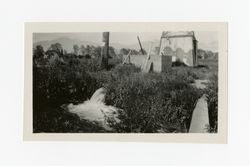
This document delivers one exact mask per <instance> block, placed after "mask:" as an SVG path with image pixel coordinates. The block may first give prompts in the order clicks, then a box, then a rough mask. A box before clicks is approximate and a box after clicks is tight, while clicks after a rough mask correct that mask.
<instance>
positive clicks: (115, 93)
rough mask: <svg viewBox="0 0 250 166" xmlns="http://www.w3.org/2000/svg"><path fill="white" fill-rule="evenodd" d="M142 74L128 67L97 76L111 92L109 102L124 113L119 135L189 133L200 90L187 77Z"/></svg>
mask: <svg viewBox="0 0 250 166" xmlns="http://www.w3.org/2000/svg"><path fill="white" fill-rule="evenodd" d="M129 68H130V69H129ZM128 69H129V70H130V71H129V72H127V70H128ZM139 71H140V69H138V68H136V67H134V66H129V65H128V66H117V67H116V68H114V69H113V70H112V71H110V72H108V73H107V72H106V74H104V73H103V72H101V73H96V74H95V75H94V77H95V78H96V79H97V80H99V81H98V82H100V83H102V86H103V87H105V88H106V89H107V91H108V93H107V97H106V103H107V104H108V105H113V106H116V107H117V108H121V109H123V110H124V112H122V113H121V114H120V117H119V118H120V119H121V123H120V124H115V125H114V127H115V129H116V130H117V131H118V132H158V131H159V130H164V132H187V129H188V127H189V125H190V124H189V123H190V119H191V115H192V111H193V109H194V106H195V102H196V100H197V99H198V98H199V97H200V95H201V94H200V91H198V90H197V89H195V88H193V87H192V86H190V85H189V83H188V78H187V77H188V76H187V75H178V73H177V72H170V71H169V73H166V74H159V73H148V74H144V73H141V72H139ZM171 73H172V74H171Z"/></svg>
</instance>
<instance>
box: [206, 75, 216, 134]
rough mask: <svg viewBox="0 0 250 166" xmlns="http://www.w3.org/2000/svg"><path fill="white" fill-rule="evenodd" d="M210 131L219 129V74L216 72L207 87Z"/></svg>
mask: <svg viewBox="0 0 250 166" xmlns="http://www.w3.org/2000/svg"><path fill="white" fill-rule="evenodd" d="M206 94H207V102H208V112H209V123H210V132H217V130H218V75H217V74H214V75H213V76H212V77H211V79H210V83H209V84H208V86H207V89H206Z"/></svg>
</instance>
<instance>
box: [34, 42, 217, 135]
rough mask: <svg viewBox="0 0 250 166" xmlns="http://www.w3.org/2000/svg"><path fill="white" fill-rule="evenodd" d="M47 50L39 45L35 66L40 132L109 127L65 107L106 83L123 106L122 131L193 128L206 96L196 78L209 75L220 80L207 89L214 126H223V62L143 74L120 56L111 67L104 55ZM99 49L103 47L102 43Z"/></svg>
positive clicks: (112, 101)
mask: <svg viewBox="0 0 250 166" xmlns="http://www.w3.org/2000/svg"><path fill="white" fill-rule="evenodd" d="M83 48H84V49H87V51H89V53H90V52H91V46H87V47H82V46H81V47H80V49H81V50H80V52H82V51H84V52H85V51H86V50H83ZM92 48H94V47H92ZM42 50H43V49H42V48H41V47H37V48H35V49H34V56H33V59H36V62H37V63H34V66H33V118H34V121H33V129H34V132H107V131H105V130H104V129H102V128H101V127H98V126H97V125H96V124H93V123H92V122H88V121H84V120H80V119H79V117H77V116H76V115H74V114H71V113H69V112H67V111H65V110H64V109H63V108H62V105H65V104H68V103H75V104H76V103H80V102H83V101H85V100H87V99H88V98H90V97H91V96H92V94H93V93H94V92H95V90H96V89H98V88H100V87H105V88H106V89H107V95H106V101H105V102H106V104H107V105H112V106H115V107H117V108H120V109H122V110H123V111H121V112H120V115H119V118H120V119H121V122H120V123H119V124H117V123H114V122H111V124H112V125H113V128H114V129H115V130H116V132H145V133H151V132H187V131H188V128H189V125H190V124H189V123H190V120H191V116H192V111H193V109H194V107H195V104H196V101H197V100H198V98H199V97H200V96H201V91H200V90H198V89H196V88H194V87H193V86H191V85H190V83H192V82H193V81H194V80H195V79H205V78H211V79H212V80H214V82H211V84H210V85H209V86H208V87H209V88H208V89H207V94H208V107H209V115H210V124H212V125H211V131H212V130H213V131H216V130H217V119H216V118H217V109H218V108H217V105H218V96H216V95H218V94H217V92H218V86H216V85H217V83H216V81H217V80H216V78H217V75H215V76H214V78H213V77H212V75H213V74H212V73H215V72H216V67H217V66H216V63H215V62H214V61H212V60H211V61H208V64H207V61H206V63H204V64H202V65H203V67H197V68H190V67H183V66H180V67H173V68H172V69H170V70H169V71H167V72H166V73H142V72H141V70H140V68H138V67H136V66H134V65H121V64H118V63H119V61H118V59H119V58H118V57H117V56H115V55H114V56H113V57H115V58H117V62H115V63H114V66H113V68H110V70H108V71H106V70H102V69H101V68H100V67H99V66H98V64H99V60H100V59H98V58H91V57H90V58H86V57H79V56H73V55H74V54H72V55H71V54H67V55H63V57H62V58H61V59H55V60H54V61H49V59H46V57H45V56H44V55H45V54H46V53H44V52H43V51H42ZM96 50H99V51H101V49H100V48H99V47H97V49H96ZM97 52H98V51H97ZM97 52H96V53H95V54H97ZM99 53H100V52H99ZM114 54H115V52H114ZM115 58H113V59H115ZM204 62H205V61H204ZM216 88H217V89H216Z"/></svg>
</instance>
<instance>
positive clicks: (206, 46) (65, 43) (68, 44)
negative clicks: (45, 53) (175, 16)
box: [33, 37, 218, 52]
mask: <svg viewBox="0 0 250 166" xmlns="http://www.w3.org/2000/svg"><path fill="white" fill-rule="evenodd" d="M54 43H60V44H62V47H63V48H64V49H65V50H67V52H72V51H73V45H74V44H77V45H79V46H81V45H84V46H86V45H93V46H101V45H102V43H101V42H91V41H82V40H78V39H72V38H67V37H61V38H58V39H54V40H49V41H39V42H35V43H34V44H33V46H34V47H35V46H37V45H42V46H43V48H44V50H47V49H48V48H49V47H50V45H51V44H54ZM151 43H152V41H141V44H142V47H143V49H145V50H146V51H148V50H149V46H150V44H151ZM159 43H160V41H154V42H153V46H158V45H159ZM110 46H112V47H114V48H115V50H116V51H119V50H120V49H121V48H130V49H135V50H140V46H139V43H136V42H135V43H133V44H131V45H126V44H121V43H110ZM198 48H199V49H203V50H210V51H213V52H218V42H216V41H215V42H211V43H200V42H198Z"/></svg>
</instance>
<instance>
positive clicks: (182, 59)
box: [123, 31, 197, 72]
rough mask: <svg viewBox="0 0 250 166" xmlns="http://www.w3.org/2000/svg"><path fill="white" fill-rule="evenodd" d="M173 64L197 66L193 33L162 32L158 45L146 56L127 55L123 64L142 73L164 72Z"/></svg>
mask: <svg viewBox="0 0 250 166" xmlns="http://www.w3.org/2000/svg"><path fill="white" fill-rule="evenodd" d="M139 43H140V42H139ZM140 46H141V45H140ZM175 62H179V63H181V64H184V65H186V66H191V67H193V66H196V65H197V40H196V38H195V35H194V32H193V31H188V32H183V31H180V32H170V31H164V32H163V33H162V36H161V39H160V44H159V45H158V46H156V47H154V49H153V50H152V51H151V48H150V49H149V51H148V55H131V54H130V53H129V54H128V55H127V56H126V58H124V62H123V63H132V64H134V65H135V66H138V67H140V68H141V69H142V71H143V72H149V71H155V72H164V71H167V70H168V69H169V68H170V67H171V66H172V63H175Z"/></svg>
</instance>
